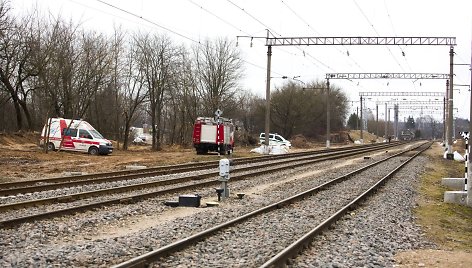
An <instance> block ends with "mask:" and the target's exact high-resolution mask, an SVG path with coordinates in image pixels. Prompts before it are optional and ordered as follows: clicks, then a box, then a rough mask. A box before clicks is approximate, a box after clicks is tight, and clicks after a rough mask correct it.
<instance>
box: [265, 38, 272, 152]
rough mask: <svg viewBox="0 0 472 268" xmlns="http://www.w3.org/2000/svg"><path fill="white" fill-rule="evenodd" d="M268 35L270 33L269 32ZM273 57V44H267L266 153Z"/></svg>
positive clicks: (267, 147) (266, 147)
mask: <svg viewBox="0 0 472 268" xmlns="http://www.w3.org/2000/svg"><path fill="white" fill-rule="evenodd" d="M267 37H269V34H268V33H267ZM271 58H272V46H267V78H266V79H267V80H266V81H267V83H266V112H265V129H264V131H265V140H264V143H265V148H264V154H269V127H270V62H271Z"/></svg>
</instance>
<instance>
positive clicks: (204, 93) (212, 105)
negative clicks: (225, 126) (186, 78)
mask: <svg viewBox="0 0 472 268" xmlns="http://www.w3.org/2000/svg"><path fill="white" fill-rule="evenodd" d="M194 61H195V63H194V67H195V77H196V86H197V90H198V94H199V97H200V99H201V100H202V102H203V103H202V112H203V113H204V114H206V115H211V114H213V113H214V112H215V111H216V110H217V109H218V108H220V109H222V110H224V111H225V114H228V112H229V111H231V110H234V109H236V107H237V102H236V101H235V94H236V92H237V91H238V90H239V86H238V83H239V82H240V79H241V78H242V70H243V61H242V60H241V57H240V54H239V51H238V50H237V49H236V46H235V45H234V44H233V43H232V42H230V41H228V40H227V39H218V40H216V41H214V42H211V41H210V40H207V41H205V42H204V43H203V44H202V45H198V46H196V47H194Z"/></svg>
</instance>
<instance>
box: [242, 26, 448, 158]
mask: <svg viewBox="0 0 472 268" xmlns="http://www.w3.org/2000/svg"><path fill="white" fill-rule="evenodd" d="M238 37H239V36H238ZM241 37H247V36H241ZM252 38H254V37H251V39H252ZM265 40H266V44H265V45H266V46H267V77H266V114H265V137H266V138H265V142H264V143H265V145H266V146H268V145H269V121H270V68H271V57H272V46H317V45H318V46H319V45H323V46H332V45H342V46H346V45H355V46H358V45H380V46H398V45H408V46H413V45H415V46H449V47H450V52H449V55H450V57H451V65H450V80H451V84H453V83H452V79H453V78H452V76H453V74H454V73H453V62H452V59H453V55H454V48H453V47H454V46H455V45H456V38H455V37H359V36H357V37H269V31H267V36H266V37H265ZM326 100H327V101H326V147H328V148H329V146H330V135H331V134H330V112H329V110H330V104H329V80H328V83H327V90H326ZM451 101H452V97H451ZM451 107H452V105H451ZM451 146H452V140H451ZM267 152H268V150H267Z"/></svg>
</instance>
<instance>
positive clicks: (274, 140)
mask: <svg viewBox="0 0 472 268" xmlns="http://www.w3.org/2000/svg"><path fill="white" fill-rule="evenodd" d="M264 142H265V133H261V134H260V135H259V143H260V144H264ZM269 145H284V146H287V147H292V143H290V141H288V140H286V139H285V138H284V137H282V135H279V134H277V133H269Z"/></svg>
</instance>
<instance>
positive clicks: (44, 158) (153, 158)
mask: <svg viewBox="0 0 472 268" xmlns="http://www.w3.org/2000/svg"><path fill="white" fill-rule="evenodd" d="M38 141H39V134H38V133H36V134H35V133H15V134H2V133H0V183H2V182H9V181H18V180H28V179H38V178H42V177H57V176H62V175H63V174H64V172H87V173H96V172H107V171H113V170H124V169H126V166H129V165H144V166H149V167H151V166H160V165H168V164H177V163H183V162H197V161H208V160H217V159H219V157H218V155H217V154H213V155H196V153H195V151H194V150H193V149H192V148H181V147H170V148H169V147H168V148H164V150H162V151H159V152H152V151H150V149H149V147H144V146H132V147H131V148H130V150H129V151H122V150H115V151H114V152H113V153H112V154H111V155H107V156H91V155H88V154H85V153H75V152H49V153H47V154H46V153H45V152H43V151H42V149H41V148H40V147H39V146H38ZM251 149H252V148H237V149H235V154H234V156H235V157H245V156H255V155H256V154H253V153H250V150H251ZM471 250H472V249H471ZM471 250H467V251H460V250H447V249H446V250H444V249H441V250H418V251H408V252H403V253H400V254H398V255H397V256H396V260H397V265H395V266H396V267H472V252H471Z"/></svg>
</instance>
